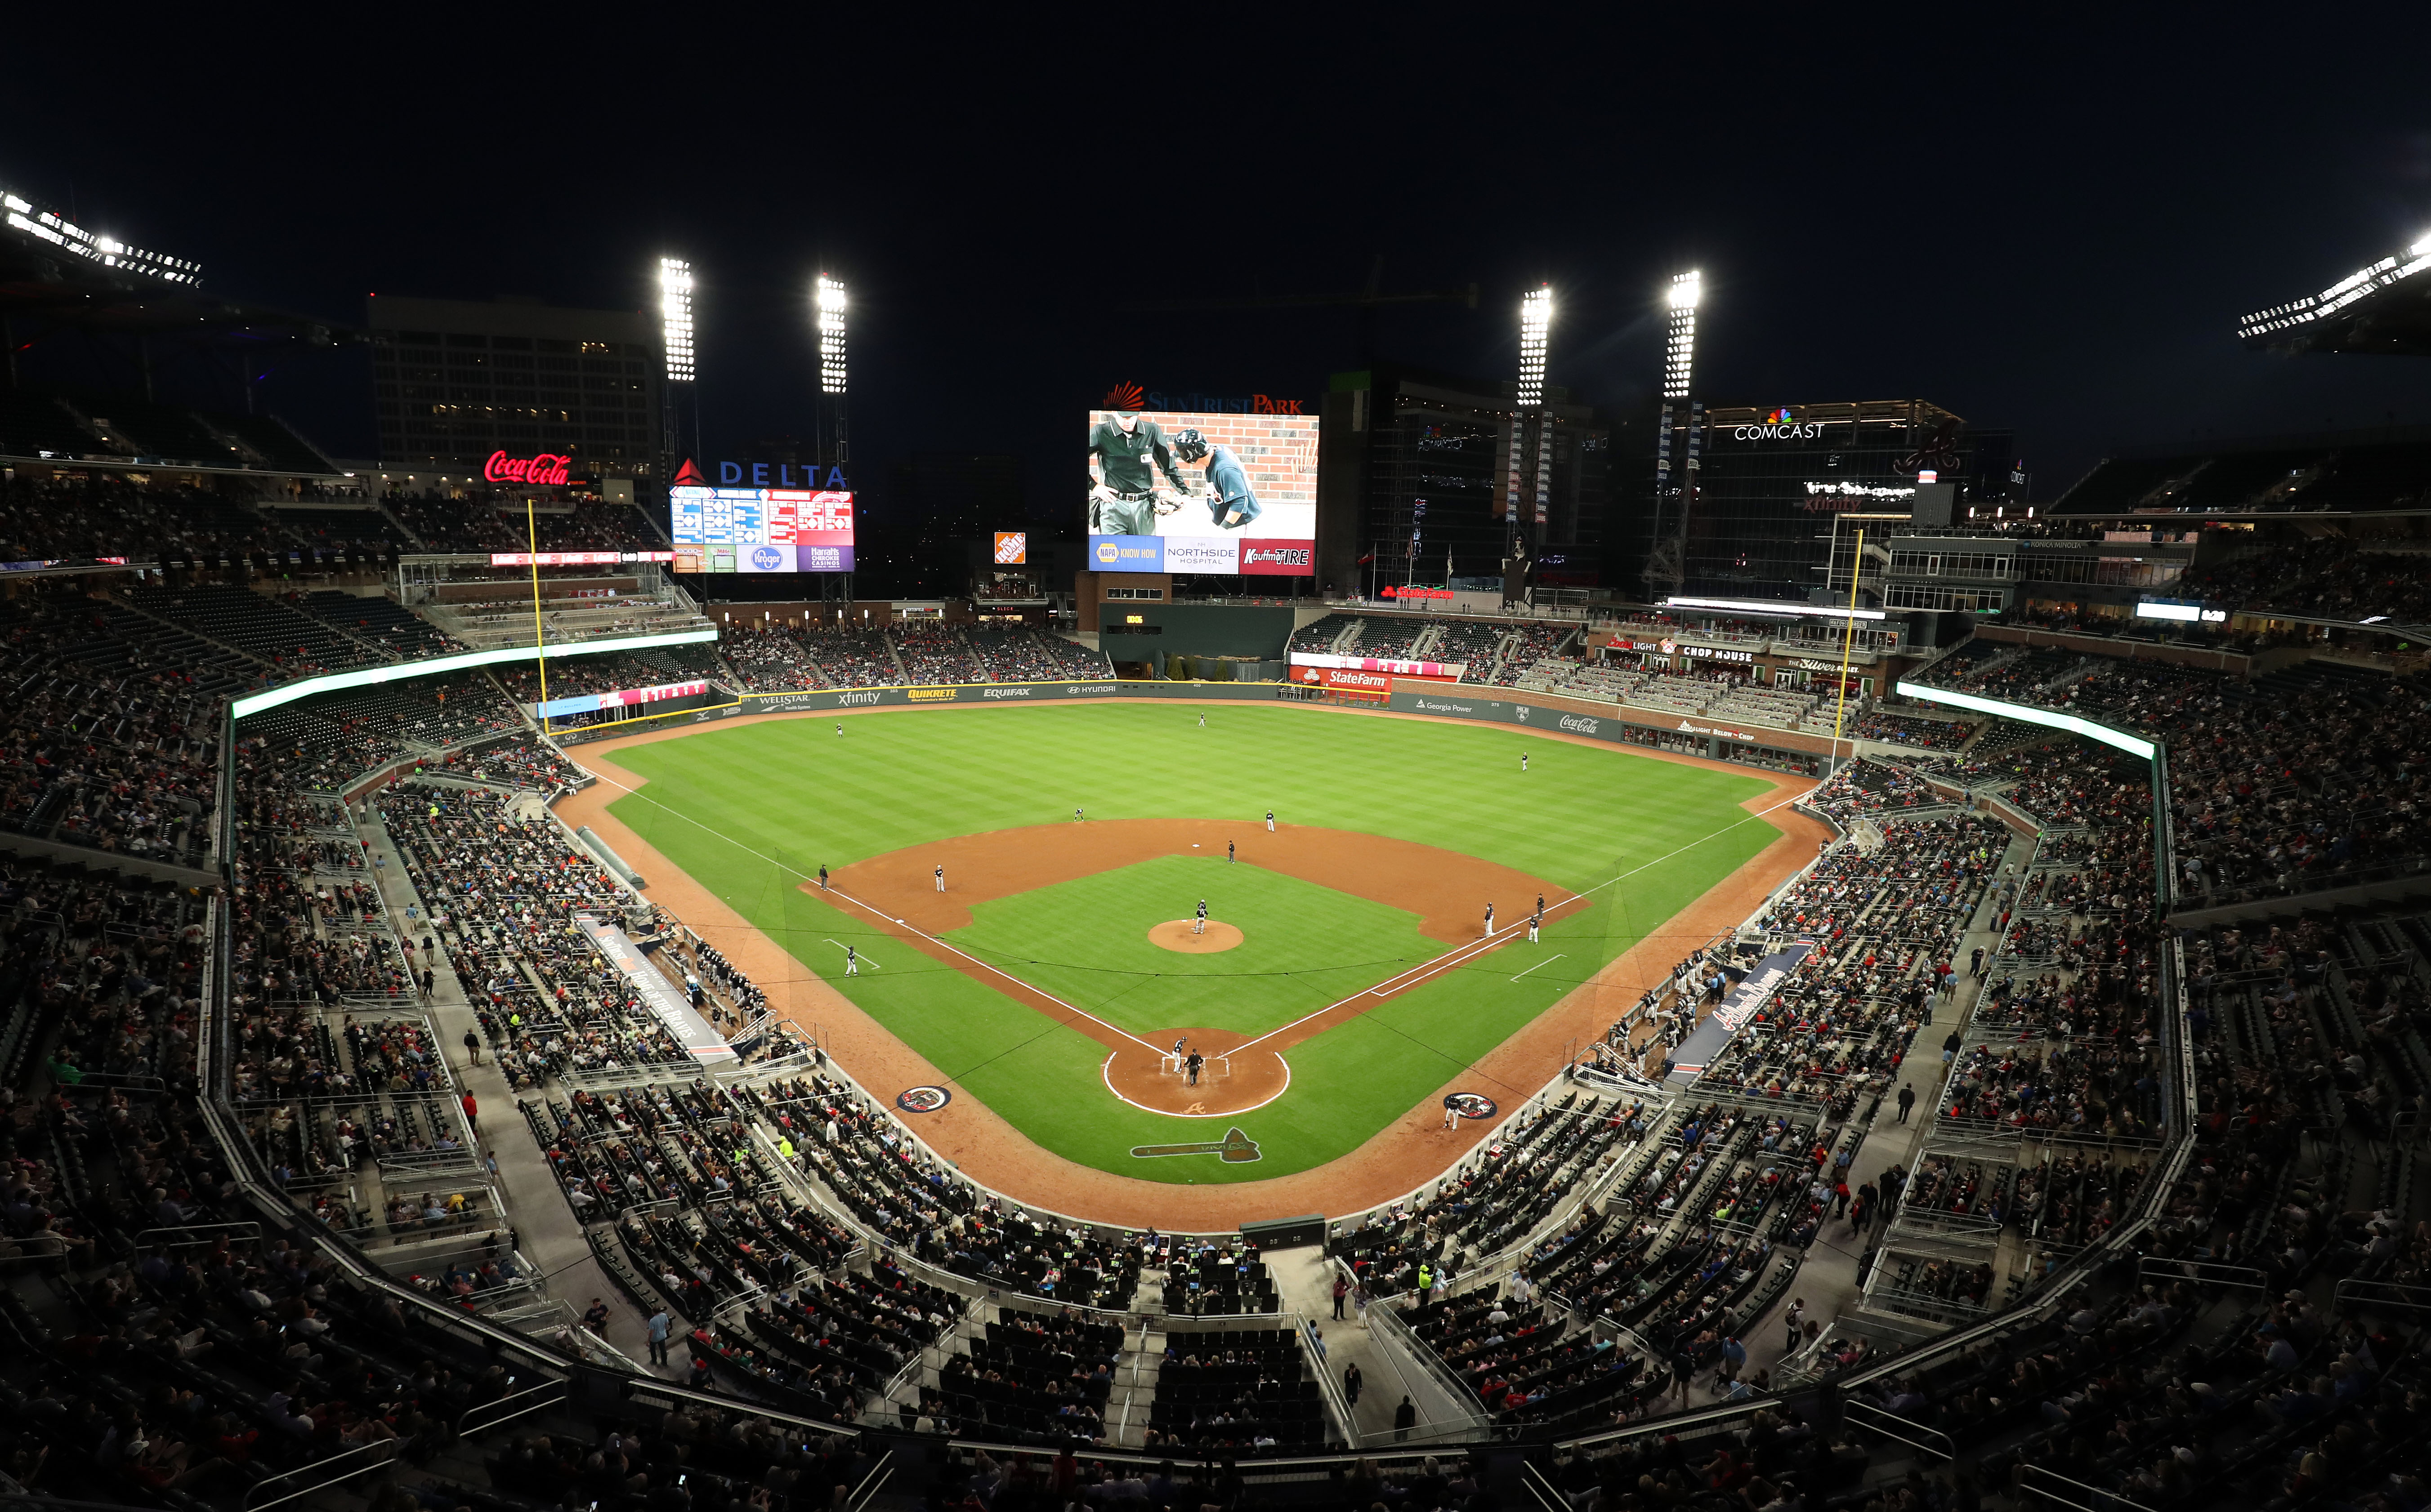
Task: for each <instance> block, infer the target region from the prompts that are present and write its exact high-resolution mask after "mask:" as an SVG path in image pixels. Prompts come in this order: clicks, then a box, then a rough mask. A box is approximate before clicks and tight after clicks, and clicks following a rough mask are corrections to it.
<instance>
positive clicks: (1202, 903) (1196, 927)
mask: <svg viewBox="0 0 2431 1512" xmlns="http://www.w3.org/2000/svg"><path fill="white" fill-rule="evenodd" d="M1190 932H1191V933H1193V934H1204V933H1206V932H1207V899H1203V898H1202V899H1199V916H1198V917H1197V918H1195V919H1193V920H1191V921H1190Z"/></svg>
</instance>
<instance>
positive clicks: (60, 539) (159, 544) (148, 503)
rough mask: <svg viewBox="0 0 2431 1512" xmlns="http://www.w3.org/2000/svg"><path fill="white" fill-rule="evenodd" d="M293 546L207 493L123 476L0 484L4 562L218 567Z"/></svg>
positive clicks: (256, 516)
mask: <svg viewBox="0 0 2431 1512" xmlns="http://www.w3.org/2000/svg"><path fill="white" fill-rule="evenodd" d="M288 544H289V543H288V541H287V538H286V536H285V535H284V533H283V532H281V531H280V530H279V529H278V528H277V526H276V525H273V524H272V523H271V522H270V521H269V520H268V519H266V518H264V517H263V516H262V515H261V514H260V513H259V512H255V511H252V510H249V509H247V508H245V507H244V506H243V504H241V503H239V502H237V501H236V500H234V499H232V498H230V497H228V496H224V495H221V494H216V493H213V492H211V491H210V490H207V489H199V488H192V487H188V486H186V485H184V484H173V483H158V484H156V483H148V482H136V481H133V480H131V479H127V478H126V477H125V476H123V475H120V474H116V473H92V474H89V475H86V476H83V477H76V476H68V477H52V478H31V477H27V476H25V474H23V473H17V472H12V473H11V474H10V475H9V476H8V477H7V478H6V479H0V561H8V562H37V561H59V560H64V561H90V560H92V559H94V558H102V557H109V558H132V559H134V560H136V561H140V562H156V561H160V560H163V559H197V558H198V559H202V560H207V561H213V562H216V561H220V560H222V559H227V560H235V559H238V558H243V557H249V556H254V555H258V554H260V553H262V552H265V551H269V550H272V549H274V548H278V549H284V548H285V546H287V545H288Z"/></svg>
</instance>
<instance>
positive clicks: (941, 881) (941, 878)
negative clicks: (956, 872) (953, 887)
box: [937, 866, 946, 893]
mask: <svg viewBox="0 0 2431 1512" xmlns="http://www.w3.org/2000/svg"><path fill="white" fill-rule="evenodd" d="M945 890H946V868H945V867H943V866H939V867H938V868H937V891H939V892H941V893H942V892H944V891H945Z"/></svg>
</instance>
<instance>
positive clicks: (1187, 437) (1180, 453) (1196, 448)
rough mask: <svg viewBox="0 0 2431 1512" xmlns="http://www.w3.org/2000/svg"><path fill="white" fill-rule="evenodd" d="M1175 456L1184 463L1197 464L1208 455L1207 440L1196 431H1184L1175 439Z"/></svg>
mask: <svg viewBox="0 0 2431 1512" xmlns="http://www.w3.org/2000/svg"><path fill="white" fill-rule="evenodd" d="M1173 454H1174V455H1175V456H1177V457H1179V458H1181V459H1182V461H1183V462H1197V461H1198V460H1199V458H1201V457H1204V456H1206V455H1207V438H1206V437H1205V436H1202V435H1200V434H1199V432H1198V431H1196V430H1184V431H1182V432H1181V433H1179V434H1178V435H1176V436H1175V437H1174V438H1173Z"/></svg>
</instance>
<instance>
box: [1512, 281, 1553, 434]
mask: <svg viewBox="0 0 2431 1512" xmlns="http://www.w3.org/2000/svg"><path fill="white" fill-rule="evenodd" d="M1552 324H1553V290H1552V286H1551V285H1550V284H1543V285H1539V286H1538V287H1536V288H1535V289H1533V290H1531V291H1529V293H1528V294H1527V296H1526V297H1525V298H1523V299H1521V300H1520V301H1519V405H1520V408H1522V409H1527V410H1533V409H1535V408H1537V407H1538V406H1540V405H1542V404H1543V403H1544V402H1545V343H1546V337H1547V334H1548V332H1549V331H1550V330H1551V327H1552Z"/></svg>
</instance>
